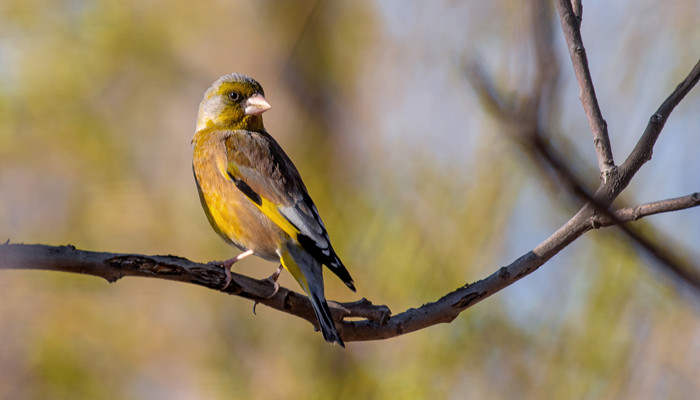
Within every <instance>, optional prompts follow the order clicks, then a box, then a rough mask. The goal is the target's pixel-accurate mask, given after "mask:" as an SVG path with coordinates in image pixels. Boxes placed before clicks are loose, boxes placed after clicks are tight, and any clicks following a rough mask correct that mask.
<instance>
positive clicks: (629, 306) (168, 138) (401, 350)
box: [0, 0, 700, 399]
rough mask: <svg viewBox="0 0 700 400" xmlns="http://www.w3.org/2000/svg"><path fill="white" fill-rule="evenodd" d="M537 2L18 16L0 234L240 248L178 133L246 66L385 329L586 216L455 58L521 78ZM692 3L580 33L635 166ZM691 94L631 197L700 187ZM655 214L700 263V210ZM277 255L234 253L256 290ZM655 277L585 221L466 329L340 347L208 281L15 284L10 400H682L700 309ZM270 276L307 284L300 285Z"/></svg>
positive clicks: (253, 6)
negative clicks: (210, 206) (386, 317)
mask: <svg viewBox="0 0 700 400" xmlns="http://www.w3.org/2000/svg"><path fill="white" fill-rule="evenodd" d="M525 6H526V5H525V4H523V3H522V2H516V1H512V0H499V1H495V2H487V3H482V2H454V1H448V0H443V1H435V2H425V3H410V4H408V3H405V2H401V1H376V2H371V1H359V2H351V1H341V2H330V1H321V2H316V1H309V0H304V1H297V2H285V1H273V0H265V1H255V2H253V1H250V2H249V1H244V0H239V1H233V2H217V1H201V2H184V1H174V2H173V1H171V2H164V1H161V0H153V1H146V2H139V1H133V0H127V1H115V0H95V1H91V2H81V1H67V0H64V1H54V2H50V1H42V0H31V1H25V0H22V1H20V0H3V2H0V16H1V17H2V18H1V19H2V21H3V23H2V25H0V233H2V234H3V235H4V236H5V238H9V239H10V240H12V241H14V242H27V243H46V244H66V243H70V244H73V245H75V246H77V247H79V248H82V249H89V250H105V251H117V252H135V253H147V254H168V253H170V254H176V255H180V256H184V257H188V258H191V259H194V260H199V261H208V260H214V259H223V258H228V257H230V256H232V255H233V254H235V251H234V250H233V249H231V248H229V247H227V246H226V245H225V244H224V243H222V242H221V241H220V240H219V239H218V238H217V236H216V235H215V234H214V233H213V231H212V230H211V229H210V227H209V226H208V224H207V222H206V218H205V217H204V213H203V212H202V211H201V209H200V206H199V201H198V199H197V195H196V191H195V188H194V183H193V179H192V176H191V167H190V157H191V149H190V145H189V140H190V138H191V135H192V134H193V128H194V118H195V113H196V107H197V104H198V103H199V100H200V98H201V96H202V93H203V92H204V90H205V89H206V88H207V87H208V86H209V85H210V84H211V82H212V81H214V80H215V79H216V78H217V77H218V76H220V75H223V74H225V73H230V72H233V71H236V72H243V73H247V74H250V75H252V76H254V77H255V78H257V79H258V80H259V81H260V82H261V83H262V84H263V86H264V87H265V90H266V94H267V98H268V100H269V101H270V102H271V104H272V105H273V109H272V110H271V111H270V112H269V113H267V114H266V115H265V116H266V126H267V128H268V130H269V131H270V132H271V133H272V134H273V135H274V136H275V137H276V138H277V139H278V140H279V141H280V143H281V144H282V146H283V147H284V148H285V149H286V150H287V152H288V153H289V154H290V156H291V157H292V159H293V160H295V162H296V164H297V166H298V167H299V169H300V171H301V173H302V176H303V177H304V179H305V181H306V183H307V186H308V187H309V190H310V193H311V195H312V196H313V197H314V199H315V201H316V203H317V204H318V207H319V209H320V211H321V214H322V215H323V217H324V221H325V222H326V225H327V226H328V228H329V231H330V233H331V237H332V239H333V241H334V246H335V247H336V249H337V250H338V252H339V254H340V255H341V257H343V259H344V260H345V263H346V264H347V265H348V267H349V269H350V271H351V273H352V275H353V277H354V278H355V280H356V283H357V287H358V289H359V291H358V294H357V296H356V295H354V294H352V293H350V292H348V291H347V290H346V289H345V288H344V286H343V285H342V284H341V283H340V282H339V281H338V280H337V279H335V278H334V277H332V276H331V275H330V274H327V278H328V279H327V292H328V297H329V298H331V299H334V300H338V301H349V300H354V299H357V298H358V297H367V298H369V299H370V300H372V301H374V302H375V303H379V304H387V305H388V306H390V307H391V308H392V310H393V311H394V312H395V313H398V312H400V311H402V310H404V309H406V308H408V307H417V306H419V305H420V304H422V303H425V302H429V301H434V300H435V299H437V298H438V297H439V296H441V295H443V294H445V293H447V292H448V291H451V290H453V289H454V288H456V287H458V286H461V285H463V284H465V283H467V282H470V281H475V280H478V279H480V278H481V277H483V276H485V275H486V274H489V273H491V272H492V271H494V270H496V269H497V268H498V267H499V266H500V265H503V264H506V263H509V262H510V261H512V260H513V259H514V258H515V257H518V256H519V255H521V254H523V253H524V252H526V251H528V250H529V249H530V248H532V247H533V246H535V245H536V244H537V243H539V242H540V241H542V240H543V239H545V238H546V237H547V235H548V234H549V233H551V232H552V231H553V230H554V229H556V228H557V227H558V225H560V224H561V223H562V222H563V221H565V219H566V218H567V210H570V207H571V205H569V204H562V203H561V202H560V201H559V199H558V198H557V196H552V193H551V192H550V191H548V190H547V189H546V188H547V187H548V185H547V184H546V183H543V182H539V179H541V177H540V176H538V175H537V172H536V171H537V169H535V168H532V166H531V165H529V164H528V162H529V161H527V160H528V158H527V157H523V156H522V154H520V153H519V150H518V149H517V148H516V146H514V145H513V144H512V143H511V142H509V141H508V140H507V139H506V138H504V137H503V136H502V135H500V134H499V130H500V128H499V126H498V124H496V123H495V122H494V121H491V120H488V119H487V118H486V117H485V116H484V113H483V112H482V110H480V109H479V106H478V102H477V101H476V99H474V98H473V94H472V93H471V92H470V90H469V87H468V85H466V83H465V82H464V78H463V76H462V71H461V70H460V65H461V62H460V61H461V60H463V59H464V58H465V57H480V58H481V59H483V60H484V62H485V63H486V65H488V66H489V67H491V68H493V71H494V74H495V76H496V77H498V79H499V82H501V83H502V84H503V85H504V87H505V88H509V87H510V88H514V89H513V90H517V87H518V84H519V82H521V81H522V79H523V76H522V73H520V71H519V66H520V65H522V64H521V63H520V61H521V60H522V57H526V56H527V55H524V54H523V53H524V52H523V50H522V47H523V43H524V42H525V39H524V38H523V35H524V34H526V33H527V28H526V25H527V24H526V21H523V18H524V17H523V15H525V14H526V13H523V12H522V8H523V7H525ZM657 11H660V12H657ZM698 14H700V10H698V6H697V4H695V3H694V2H691V1H681V0H679V1H674V2H673V6H664V7H661V6H660V5H658V4H657V3H655V2H651V1H644V2H632V1H624V2H622V3H616V4H615V5H611V4H607V3H605V2H591V3H590V5H589V4H588V2H586V8H585V16H584V17H585V18H584V40H585V41H586V44H587V50H588V53H589V56H590V57H591V66H592V71H593V76H594V79H596V83H597V84H598V87H597V88H598V89H599V95H600V97H601V104H602V105H603V109H604V113H605V116H606V118H607V119H608V122H609V126H610V130H611V134H612V135H613V144H614V146H615V150H616V156H617V158H618V161H620V160H621V157H622V156H623V155H624V153H625V149H629V148H631V145H632V144H633V143H634V139H635V137H636V135H638V134H639V132H641V127H643V125H644V124H645V123H646V119H647V118H648V115H650V113H651V112H652V111H653V110H654V109H655V108H656V106H658V104H659V103H660V101H661V100H662V99H663V97H664V96H665V95H666V94H667V93H668V92H669V91H670V90H671V88H672V87H673V86H674V84H675V83H676V82H677V81H678V80H679V79H680V78H681V77H682V76H683V75H684V74H685V72H686V69H687V68H689V67H690V65H692V62H694V60H695V59H697V54H698V53H699V52H700V49H699V48H698V46H695V47H694V48H689V47H692V46H690V45H689V44H690V43H700V40H693V39H698V38H699V36H700V30H699V29H698V28H697V24H695V22H696V21H697V20H698V16H699V15H698ZM649 15H653V16H654V19H653V21H651V20H649ZM552 23H553V24H557V25H558V22H557V21H552ZM610 26H614V27H615V29H618V30H619V29H620V28H619V27H620V26H622V27H623V28H621V30H620V31H619V32H618V31H615V33H610V30H611V29H612V28H610ZM642 26H643V27H644V28H643V29H642ZM557 35H559V31H558V30H557ZM557 42H558V43H559V44H560V47H561V49H560V50H558V51H559V52H560V56H561V57H560V59H561V62H562V68H561V70H562V87H561V98H562V104H561V105H560V108H561V110H562V114H561V115H560V116H557V117H556V118H553V119H555V120H557V121H560V124H561V132H563V133H562V137H563V139H566V140H565V141H564V140H562V141H561V142H566V143H569V144H570V147H568V148H567V151H569V150H570V151H574V149H575V150H577V151H578V152H580V153H579V154H578V155H576V156H574V155H572V158H575V159H576V160H581V159H583V160H589V161H590V162H591V165H594V162H593V160H594V158H593V157H594V156H593V146H591V144H590V133H589V132H588V131H587V129H588V128H587V123H586V122H585V116H583V114H582V112H581V109H580V106H579V104H578V100H577V98H576V95H577V91H578V89H577V88H576V84H575V82H574V81H573V80H572V75H573V74H571V73H570V69H569V68H568V56H567V55H566V49H565V46H564V45H563V38H561V37H558V39H557ZM605 52H608V53H605ZM603 54H606V55H605V56H603ZM608 55H609V56H608ZM655 59H664V60H675V61H674V62H672V63H670V64H669V63H668V62H666V61H664V62H663V63H657V62H655V61H653V60H655ZM688 60H690V61H688ZM689 63H691V64H689ZM686 65H687V68H686ZM650 77H651V78H650ZM698 98H699V96H697V94H696V93H693V94H691V97H690V98H689V99H687V100H686V102H685V103H683V104H682V105H681V107H679V110H678V112H677V113H676V114H674V115H673V116H672V117H671V120H670V121H669V124H668V126H667V129H666V131H665V132H664V134H663V135H662V140H661V142H660V143H659V145H658V147H657V151H656V152H655V157H660V160H658V159H655V160H654V161H653V162H652V163H650V165H649V166H648V167H646V168H645V170H643V173H640V176H639V177H638V178H637V182H638V183H637V184H636V186H633V189H634V191H633V193H632V196H631V197H630V198H633V197H634V196H638V198H639V199H640V201H651V200H656V199H660V198H664V197H671V196H677V195H681V194H686V193H689V192H692V191H696V190H697V182H698V181H700V178H699V177H698V172H697V171H700V165H698V164H699V163H700V161H699V160H698V159H697V157H696V156H693V155H692V154H694V153H693V152H692V149H696V148H697V145H698V144H699V143H698V138H697V135H694V136H693V135H688V134H684V133H685V132H689V131H693V132H697V130H698V126H700V120H698V117H697V113H696V112H695V110H697V107H698ZM611 105H612V106H615V105H624V106H620V107H617V108H614V107H611ZM618 149H619V150H618ZM657 154H660V156H657ZM664 155H665V156H664ZM681 162H683V163H686V164H684V165H685V166H684V167H683V168H680V169H679V165H681V164H679V163H681ZM679 170H683V171H686V172H687V173H685V174H680V175H679V174H675V173H676V172H677V171H679ZM587 171H590V169H589V170H587ZM692 171H695V172H692ZM659 182H663V184H664V185H663V190H659V189H658V187H659V186H658V185H657V183H659ZM650 196H651V197H650ZM664 220H667V221H671V223H666V225H664V222H663V221H664ZM651 221H652V222H654V223H657V222H658V223H660V229H665V230H666V231H667V232H670V234H675V235H674V236H673V238H674V240H676V241H678V243H681V244H686V245H687V246H689V247H690V250H689V251H690V252H696V251H697V246H692V243H698V241H699V240H700V213H698V211H697V210H689V211H684V212H680V213H676V214H674V215H664V216H659V217H657V218H656V219H654V220H651ZM649 223H650V226H651V222H649ZM694 254H695V253H694ZM275 267H276V266H275V265H273V264H270V263H266V262H263V261H261V260H246V261H245V262H242V263H239V264H236V269H237V270H238V271H240V272H242V273H245V274H249V275H252V276H257V277H265V276H267V275H269V274H270V273H271V272H272V270H273V269H274V268H275ZM649 271H651V270H650V269H649V268H647V267H646V263H645V260H643V258H641V257H640V255H638V254H636V252H635V249H634V248H633V247H630V246H629V245H628V244H625V243H624V242H622V241H621V240H620V239H619V238H618V237H617V236H616V235H615V234H614V233H613V231H612V230H609V231H600V232H598V231H596V232H592V233H590V234H588V235H587V236H586V237H584V238H582V239H581V240H579V241H577V242H576V243H575V244H573V245H572V246H571V247H570V248H568V249H567V250H565V251H564V252H562V254H561V255H559V256H557V257H556V258H555V259H554V260H552V262H550V263H548V264H546V265H545V266H544V267H542V268H541V270H540V271H538V272H536V273H535V274H533V275H531V276H528V277H527V278H526V279H524V280H523V281H521V282H518V283H517V284H516V285H513V286H512V287H509V288H507V289H506V290H504V291H503V292H502V293H500V294H499V295H496V296H494V297H493V298H490V299H488V300H487V301H485V302H483V303H481V304H479V305H477V306H476V307H474V308H473V309H470V310H468V311H467V312H465V313H464V314H463V315H462V316H460V317H459V318H458V319H457V320H455V321H454V322H452V323H451V324H448V325H440V326H435V327H432V328H429V329H425V330H422V331H420V332H415V333H412V334H409V335H406V336H403V337H399V338H395V339H391V340H387V341H382V342H369V343H349V345H348V348H347V349H346V350H342V349H339V348H337V347H331V346H328V345H327V344H326V343H324V342H323V340H322V339H321V337H320V335H319V334H318V333H314V332H313V331H312V329H311V327H310V326H309V324H308V323H306V322H304V321H301V320H299V319H297V318H293V317H290V316H287V315H284V314H281V313H278V312H274V311H271V310H269V309H266V308H264V307H259V308H258V315H257V316H255V315H253V313H252V304H251V303H250V302H248V301H244V300H242V299H239V298H233V297H228V296H224V295H222V294H220V293H216V292H212V291H206V290H203V289H201V288H197V287H190V286H188V285H182V284H177V283H172V282H159V281H156V280H150V279H149V280H146V279H142V280H139V279H125V280H123V281H120V282H118V283H117V284H114V285H107V284H106V283H105V282H102V281H99V280H97V279H94V278H90V277H83V276H73V275H67V274H60V273H48V272H27V271H2V272H1V273H0V399H5V398H6V399H34V398H51V399H61V398H70V399H80V398H85V399H94V398H100V399H123V398H133V399H157V398H168V399H192V398H207V399H216V398H261V399H262V398H265V399H267V398H288V399H295V398H299V399H326V398H533V399H540V398H607V399H618V398H634V399H638V398H669V399H676V398H678V399H680V398H692V397H694V396H695V395H696V394H697V393H698V392H699V391H700V386H699V384H698V380H697V377H698V376H700V349H699V348H698V343H699V342H698V341H699V338H700V318H699V317H698V312H697V308H693V307H694V306H696V304H693V303H688V302H687V300H685V299H684V298H681V297H679V296H678V295H677V294H676V293H675V292H674V290H673V287H672V286H670V285H668V284H667V282H666V279H665V277H663V276H658V275H657V274H655V273H650V272H649ZM281 283H282V284H283V285H285V286H287V287H290V288H296V286H295V284H294V283H293V282H292V280H291V279H290V278H289V277H288V276H287V275H283V276H282V281H281ZM281 332H283V333H284V335H280V333H281Z"/></svg>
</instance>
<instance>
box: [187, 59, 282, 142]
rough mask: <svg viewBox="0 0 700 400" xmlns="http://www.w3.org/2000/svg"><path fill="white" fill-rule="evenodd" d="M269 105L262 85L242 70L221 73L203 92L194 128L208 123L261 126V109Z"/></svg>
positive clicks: (263, 110)
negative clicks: (237, 72)
mask: <svg viewBox="0 0 700 400" xmlns="http://www.w3.org/2000/svg"><path fill="white" fill-rule="evenodd" d="M269 109H270V103H268V102H267V100H265V93H264V92H263V88H262V86H260V84H259V83H258V82H257V81H256V80H255V79H253V78H250V77H248V76H245V75H242V74H235V73H234V74H230V75H224V76H222V77H221V78H219V79H218V80H217V81H216V82H214V84H213V85H211V87H210V88H209V89H207V91H206V92H205V93H204V98H203V99H202V102H201V103H200V104H199V113H198V114H197V128H196V130H197V131H200V130H202V129H204V128H209V127H218V128H224V129H246V130H253V131H260V130H263V129H264V128H263V122H262V113H264V112H265V111H267V110H269Z"/></svg>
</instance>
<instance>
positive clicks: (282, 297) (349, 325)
mask: <svg viewBox="0 0 700 400" xmlns="http://www.w3.org/2000/svg"><path fill="white" fill-rule="evenodd" d="M698 205H700V195H698V194H697V193H694V194H692V195H689V196H685V197H681V198H677V199H669V200H664V201H662V202H656V203H649V204H644V205H641V206H637V207H634V208H630V209H622V210H618V212H617V213H616V215H619V216H620V218H619V220H624V221H627V220H629V221H631V220H637V219H640V218H643V217H645V216H647V215H652V214H656V213H659V212H665V211H677V210H681V209H685V208H690V207H695V206H698ZM592 211H593V209H591V208H588V209H587V208H585V207H584V209H582V210H581V211H579V213H577V214H576V215H575V216H574V217H573V218H572V219H571V220H569V221H568V222H567V223H566V224H565V225H564V226H562V227H561V228H560V229H559V230H558V231H557V232H555V233H554V234H553V235H552V236H550V237H549V238H547V240H545V241H544V242H542V243H541V244H540V245H539V246H537V247H536V248H535V249H534V250H533V251H530V252H528V253H527V254H525V255H523V256H522V257H520V258H518V259H517V260H515V261H514V262H513V263H511V264H510V265H508V266H505V267H502V268H500V269H499V270H498V271H496V272H494V273H493V274H491V275H490V276H488V277H486V278H484V279H482V280H480V281H478V282H475V283H472V284H467V285H465V286H462V287H460V288H458V289H456V290H454V291H453V292H451V293H448V294H447V295H445V296H443V297H442V298H440V299H439V300H437V301H435V302H432V303H427V304H424V305H422V306H421V307H419V308H411V309H408V310H406V311H404V312H402V313H400V314H397V315H394V316H392V315H391V311H390V310H389V308H388V307H386V306H375V305H373V304H372V303H371V302H370V301H368V300H366V299H362V300H359V301H357V302H352V303H336V302H332V301H331V302H329V306H330V307H331V310H332V312H333V316H334V317H335V318H336V320H337V321H339V329H340V333H341V335H342V337H343V339H344V340H345V341H348V342H349V341H366V340H379V339H387V338H391V337H394V336H399V335H402V334H406V333H409V332H414V331H417V330H420V329H423V328H427V327H430V326H433V325H436V324H438V323H448V322H451V321H452V320H454V319H455V318H457V316H458V315H459V314H460V313H461V312H462V311H464V310H466V309H467V308H469V307H471V306H473V305H475V304H477V303H479V302H480V301H482V300H484V299H485V298H487V297H489V296H491V295H493V294H495V293H497V292H499V291H500V290H501V289H503V288H505V287H507V286H509V285H511V284H513V283H514V282H516V281H517V280H519V279H521V278H522V277H524V276H526V275H529V274H530V273H532V272H533V271H535V270H536V269H537V268H539V267H540V266H541V265H543V264H544V263H545V262H547V261H548V260H549V259H550V258H552V257H553V256H554V255H555V254H557V253H558V252H559V251H561V250H562V249H563V248H565V247H566V246H567V245H569V244H570V243H572V242H573V241H574V240H576V239H577V238H578V237H580V236H581V235H583V234H584V233H585V232H586V231H588V230H589V229H590V227H591V223H590V221H591V219H592V218H596V217H595V213H593V212H592ZM599 224H600V225H599V226H600V227H603V226H609V225H611V224H608V221H603V220H601V221H599ZM0 269H39V270H51V271H63V272H74V273H79V274H85V275H93V276H97V277H102V278H105V279H106V280H107V281H109V282H115V281H117V280H118V279H120V278H122V277H125V276H140V277H150V278H159V279H166V280H172V281H179V282H188V283H193V284H196V285H200V286H204V287H207V288H210V289H214V290H220V289H219V288H221V287H222V286H223V285H224V282H225V280H226V276H225V274H224V272H223V270H222V269H221V268H220V267H218V266H214V265H209V264H199V263H195V262H192V261H189V260H187V259H185V258H181V257H176V256H171V255H168V256H146V255H140V254H117V253H100V252H92V251H84V250H77V249H76V248H75V247H73V246H58V247H54V246H45V245H26V244H4V245H0ZM232 275H233V280H232V282H231V285H229V287H228V288H227V289H226V291H225V292H226V293H228V294H234V295H237V296H240V297H243V298H246V299H250V300H253V301H256V302H259V303H261V304H264V305H266V306H269V307H271V308H274V309H276V310H279V311H283V312H286V313H288V314H291V315H296V316H298V317H301V318H303V319H305V320H307V321H309V322H310V323H312V324H314V326H315V325H316V323H317V322H316V317H315V315H314V313H313V309H312V308H311V303H310V302H309V301H308V298H307V297H306V296H303V295H301V294H298V293H296V292H293V291H291V290H288V289H286V288H283V287H281V288H280V289H279V291H278V292H277V294H275V295H274V296H272V297H270V298H267V296H268V295H269V294H270V293H271V292H272V291H273V287H272V285H271V284H270V283H269V282H267V281H264V280H263V281H260V280H257V279H253V278H250V277H247V276H244V275H240V274H236V273H232ZM347 318H363V319H361V320H348V319H347Z"/></svg>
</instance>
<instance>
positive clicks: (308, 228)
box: [192, 73, 356, 347]
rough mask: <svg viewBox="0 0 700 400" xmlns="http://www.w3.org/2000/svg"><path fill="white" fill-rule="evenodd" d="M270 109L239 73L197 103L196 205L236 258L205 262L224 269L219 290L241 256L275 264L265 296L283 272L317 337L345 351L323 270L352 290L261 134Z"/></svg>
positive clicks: (320, 227) (309, 203)
mask: <svg viewBox="0 0 700 400" xmlns="http://www.w3.org/2000/svg"><path fill="white" fill-rule="evenodd" d="M270 108H271V106H270V103H269V102H268V101H267V100H266V99H265V92H264V91H263V88H262V86H261V85H260V83H258V82H257V81H256V80H255V79H253V78H251V77H249V76H246V75H243V74H239V73H232V74H228V75H224V76H222V77H220V78H219V79H217V80H216V81H215V82H214V83H213V84H212V85H211V87H209V89H207V91H206V92H205V93H204V97H203V98H202V101H201V103H200V104H199V110H198V113H197V122H196V128H195V134H194V137H193V138H192V144H193V147H194V150H193V158H192V169H193V172H194V178H195V183H196V184H197V191H198V193H199V199H200V201H201V203H202V207H203V208H204V212H205V214H206V216H207V219H208V220H209V223H210V224H211V226H212V227H213V228H214V230H215V231H216V233H218V235H219V236H220V237H221V238H222V239H223V240H224V241H225V242H227V243H229V244H231V245H233V246H235V247H236V248H238V249H240V250H241V251H242V252H241V253H240V254H238V255H237V256H235V257H233V258H231V259H229V260H226V261H223V262H216V261H213V262H212V263H214V264H218V265H221V266H222V267H223V268H224V271H225V272H226V274H227V280H226V283H225V286H224V288H225V287H227V286H228V285H229V284H230V281H231V272H230V268H231V266H232V265H233V264H234V263H236V262H238V261H240V260H242V259H244V258H246V257H248V256H251V255H256V256H258V257H261V258H263V259H265V260H269V261H273V262H279V263H280V266H279V268H278V269H277V270H276V271H275V272H274V273H273V274H272V275H271V276H270V277H269V278H268V280H270V281H271V282H272V283H273V284H274V285H275V292H274V293H273V294H272V295H271V296H273V295H274V294H275V293H276V292H277V289H278V288H279V285H278V284H277V278H278V277H279V274H280V273H281V272H282V268H283V267H284V269H286V270H287V271H289V273H290V274H291V275H292V277H293V278H294V279H295V280H296V282H297V283H298V284H299V286H300V287H301V289H302V290H303V291H304V292H305V293H306V295H307V296H308V297H309V300H310V301H311V305H312V306H313V310H314V313H315V314H316V318H317V319H318V325H319V328H320V330H321V333H322V335H323V338H324V339H325V340H326V341H327V342H329V343H337V344H338V345H340V346H341V347H345V344H344V343H343V340H342V338H341V337H340V334H339V333H338V331H337V329H336V326H335V323H334V321H333V317H332V315H331V311H330V309H329V307H328V303H327V301H326V298H325V294H324V286H323V271H322V269H323V265H325V266H326V267H327V268H328V269H330V270H331V271H332V272H333V273H335V275H337V276H338V278H340V280H341V281H342V282H343V283H345V285H346V286H347V287H348V288H350V290H352V291H353V292H355V291H356V289H355V285H354V282H353V279H352V277H351V276H350V273H349V272H348V270H347V268H346V267H345V265H344V264H343V262H342V261H341V260H340V258H339V257H338V255H337V254H336V252H335V250H334V249H333V246H332V245H331V241H330V238H329V236H328V231H327V230H326V227H325V225H324V224H323V221H322V220H321V216H320V215H319V212H318V209H317V208H316V205H315V204H314V202H313V200H312V199H311V196H310V195H309V193H308V191H307V189H306V186H305V185H304V182H303V181H302V179H301V175H300V174H299V171H298V170H297V168H296V167H295V166H294V164H293V163H292V161H291V159H290V158H289V156H287V154H286V153H285V152H284V150H282V147H280V145H279V144H278V143H277V141H276V140H275V139H274V138H273V137H272V136H271V135H270V134H269V133H268V132H267V130H265V127H264V125H263V119H262V114H263V113H264V112H265V111H267V110H269V109H270Z"/></svg>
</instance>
